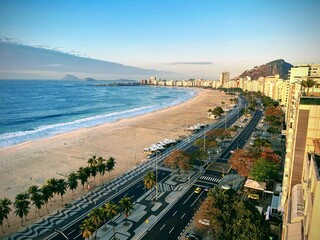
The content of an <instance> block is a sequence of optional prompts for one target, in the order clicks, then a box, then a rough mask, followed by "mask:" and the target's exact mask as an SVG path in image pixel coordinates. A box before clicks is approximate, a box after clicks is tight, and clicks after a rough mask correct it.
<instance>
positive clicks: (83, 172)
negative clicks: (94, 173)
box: [78, 167, 90, 191]
mask: <svg viewBox="0 0 320 240" xmlns="http://www.w3.org/2000/svg"><path fill="white" fill-rule="evenodd" d="M89 176H90V171H89V172H88V170H87V168H84V167H80V168H79V170H78V179H79V180H80V182H81V185H82V189H83V191H84V185H85V184H86V182H87V181H88V178H89Z"/></svg>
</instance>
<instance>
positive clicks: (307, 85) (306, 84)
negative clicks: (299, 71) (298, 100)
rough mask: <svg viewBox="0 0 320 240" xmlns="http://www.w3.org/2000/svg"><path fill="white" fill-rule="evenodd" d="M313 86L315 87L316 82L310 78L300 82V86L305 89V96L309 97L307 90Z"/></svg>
mask: <svg viewBox="0 0 320 240" xmlns="http://www.w3.org/2000/svg"><path fill="white" fill-rule="evenodd" d="M314 85H316V81H315V80H313V79H311V78H307V80H302V82H301V86H303V87H304V88H307V96H309V88H312V87H313V86H314Z"/></svg>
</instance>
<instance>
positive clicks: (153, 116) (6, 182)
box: [0, 89, 230, 232]
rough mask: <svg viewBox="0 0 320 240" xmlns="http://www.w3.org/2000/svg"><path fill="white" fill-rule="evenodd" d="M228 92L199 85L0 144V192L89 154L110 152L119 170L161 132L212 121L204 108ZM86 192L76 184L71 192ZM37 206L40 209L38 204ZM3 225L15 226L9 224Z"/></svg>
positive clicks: (61, 170) (59, 173) (74, 165)
mask: <svg viewBox="0 0 320 240" xmlns="http://www.w3.org/2000/svg"><path fill="white" fill-rule="evenodd" d="M229 98H230V96H228V95H225V94H224V93H223V92H219V91H217V90H206V89H202V91H198V92H196V94H195V96H194V97H193V98H191V99H189V100H187V101H184V102H182V103H180V104H177V105H174V106H171V107H167V108H164V109H160V110H157V111H154V112H148V113H145V114H142V115H139V116H133V117H129V118H125V119H120V120H117V121H116V122H112V123H104V124H101V125H98V126H93V127H88V128H83V129H80V130H76V131H73V132H69V133H63V134H59V135H56V136H52V137H50V138H46V139H39V140H34V141H29V142H25V143H22V144H19V145H15V146H11V147H8V148H1V149H0V156H1V159H0V172H1V174H0V181H1V183H2V184H1V185H0V198H3V197H8V198H9V199H11V200H12V201H14V198H15V196H16V194H18V193H21V192H24V191H26V190H27V189H28V187H30V186H31V185H38V186H42V185H43V184H45V181H46V179H48V178H52V177H55V178H66V177H67V175H68V174H69V173H71V172H74V171H77V170H78V169H79V167H84V166H87V160H88V159H89V158H90V157H92V156H93V155H97V156H102V157H104V158H106V159H108V158H109V157H110V156H112V157H114V158H115V159H116V165H115V170H114V171H113V172H112V173H111V175H112V177H116V176H119V175H121V174H122V173H124V172H126V171H128V170H129V169H131V168H133V167H134V166H136V165H137V164H139V163H141V162H144V161H145V160H146V155H145V154H144V153H143V149H144V148H146V147H149V146H150V145H151V144H153V143H156V142H158V141H162V140H163V139H164V138H173V139H177V138H179V137H181V136H183V135H184V136H186V135H189V134H190V132H187V131H185V129H186V128H187V126H189V125H193V124H195V123H197V122H199V123H210V122H212V120H210V119H208V118H206V113H207V110H208V109H209V108H214V107H215V106H219V105H221V101H225V102H229ZM135 156H136V157H135ZM107 175H108V174H106V175H105V177H104V179H105V180H106V179H108V176H107ZM97 182H98V179H97ZM97 185H98V184H97ZM90 186H93V187H95V186H96V185H95V184H94V183H93V179H90ZM87 191H88V190H86V192H87ZM86 192H83V191H82V187H81V186H79V187H78V189H77V190H76V198H79V197H80V196H82V195H84V194H85V193H86ZM64 198H65V202H64V203H67V202H69V201H71V200H72V196H71V191H68V192H67V194H66V195H65V196H64ZM11 207H12V209H13V206H11ZM59 208H61V201H59V200H58V199H57V201H56V203H55V204H54V206H52V207H50V212H53V211H56V210H57V209H59ZM41 211H43V214H42V215H44V209H42V210H41ZM12 212H13V211H12ZM12 212H11V214H10V222H11V223H12V224H11V225H12V226H15V225H17V226H15V227H16V229H15V230H18V229H19V221H20V219H19V218H17V217H15V216H13V214H12ZM31 212H35V209H34V206H31ZM32 214H33V213H30V217H29V215H28V219H29V218H31V219H34V218H35V220H36V219H37V217H36V215H35V217H34V218H33V217H32V216H33V215H32ZM16 221H17V222H16ZM29 223H30V221H29V222H28V224H29ZM5 225H6V224H4V227H5ZM9 230H10V231H11V230H12V231H15V230H13V227H10V229H9ZM6 232H7V231H6Z"/></svg>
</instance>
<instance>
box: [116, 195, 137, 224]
mask: <svg viewBox="0 0 320 240" xmlns="http://www.w3.org/2000/svg"><path fill="white" fill-rule="evenodd" d="M119 203H120V207H121V209H122V210H123V212H124V216H125V218H126V222H127V221H128V217H129V216H130V215H131V213H132V210H133V209H134V207H133V202H132V199H131V198H130V197H123V198H122V199H121V200H120V201H119Z"/></svg>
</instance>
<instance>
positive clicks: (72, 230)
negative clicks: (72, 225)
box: [68, 229, 76, 235]
mask: <svg viewBox="0 0 320 240" xmlns="http://www.w3.org/2000/svg"><path fill="white" fill-rule="evenodd" d="M75 230H76V229H74V230H72V231H71V232H69V233H68V235H70V234H71V233H73V232H74V231H75Z"/></svg>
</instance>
